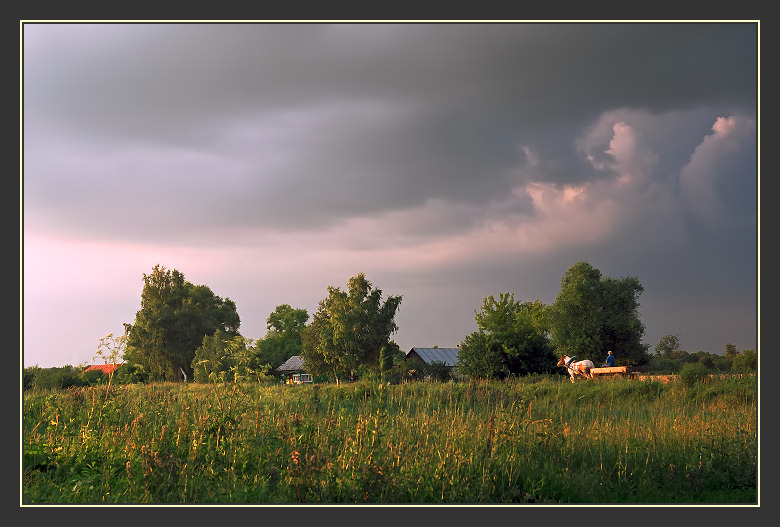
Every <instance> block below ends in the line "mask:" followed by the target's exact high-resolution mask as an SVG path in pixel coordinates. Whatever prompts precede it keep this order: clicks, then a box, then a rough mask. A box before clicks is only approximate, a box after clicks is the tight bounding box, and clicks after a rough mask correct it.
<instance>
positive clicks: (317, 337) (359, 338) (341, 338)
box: [301, 273, 401, 382]
mask: <svg viewBox="0 0 780 527" xmlns="http://www.w3.org/2000/svg"><path fill="white" fill-rule="evenodd" d="M400 305H401V296H388V298H387V299H386V300H385V301H384V302H382V290H381V289H377V288H375V287H374V286H373V285H372V284H371V282H369V281H368V279H367V278H366V276H365V274H363V273H360V274H358V275H357V276H354V277H352V278H350V279H349V282H348V290H347V291H342V290H341V289H340V288H338V287H333V286H329V287H328V296H327V297H326V298H325V299H323V300H321V301H320V303H319V306H318V309H317V312H316V313H315V314H314V316H313V317H312V322H311V324H309V325H308V326H307V327H306V328H305V329H304V330H303V332H302V334H301V337H302V353H301V354H302V356H303V359H304V361H305V366H306V370H307V371H308V372H310V373H313V374H315V375H329V376H330V375H332V376H333V377H334V378H335V380H336V382H338V381H339V379H340V378H345V377H352V376H354V375H355V374H356V372H357V371H358V370H360V369H361V368H363V367H366V368H369V369H373V370H374V371H376V372H377V373H378V372H379V371H380V370H381V367H382V364H383V363H386V361H385V360H384V359H385V357H387V356H389V355H391V354H390V353H389V350H390V349H391V348H394V349H397V345H395V343H394V342H392V341H391V340H390V336H391V335H392V334H393V333H394V332H395V331H396V330H397V329H398V327H397V326H396V323H395V315H396V312H397V311H398V308H399V307H400Z"/></svg>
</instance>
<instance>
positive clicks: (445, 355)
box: [404, 348, 460, 368]
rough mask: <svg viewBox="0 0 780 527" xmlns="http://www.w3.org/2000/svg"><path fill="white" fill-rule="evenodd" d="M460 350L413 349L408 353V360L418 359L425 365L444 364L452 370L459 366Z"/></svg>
mask: <svg viewBox="0 0 780 527" xmlns="http://www.w3.org/2000/svg"><path fill="white" fill-rule="evenodd" d="M458 351H460V348H412V349H410V350H409V351H407V352H406V359H404V360H409V359H417V360H420V361H422V362H423V363H425V364H432V363H434V362H442V363H444V365H445V366H449V367H450V368H453V367H455V366H456V365H457V364H458Z"/></svg>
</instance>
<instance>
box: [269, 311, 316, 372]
mask: <svg viewBox="0 0 780 527" xmlns="http://www.w3.org/2000/svg"><path fill="white" fill-rule="evenodd" d="M308 320H309V313H308V312H307V311H306V310H305V309H294V308H292V307H290V305H288V304H282V305H279V306H276V309H275V310H274V311H273V313H271V314H270V315H268V319H267V324H268V333H266V336H265V337H264V338H263V339H262V340H259V341H258V342H257V345H256V351H257V361H258V362H259V363H262V364H268V365H269V368H270V369H272V370H275V369H276V368H278V367H279V366H281V365H282V364H284V362H285V361H286V360H287V359H289V358H290V357H292V356H293V355H301V352H302V349H303V344H302V341H301V333H302V332H303V329H304V328H305V327H306V322H307V321H308Z"/></svg>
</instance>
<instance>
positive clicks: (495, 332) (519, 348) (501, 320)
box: [458, 293, 555, 378]
mask: <svg viewBox="0 0 780 527" xmlns="http://www.w3.org/2000/svg"><path fill="white" fill-rule="evenodd" d="M545 311H546V306H545V305H544V304H542V303H541V302H539V300H536V301H534V302H517V301H515V299H514V294H511V293H501V294H500V295H499V298H498V299H496V298H494V297H493V296H492V295H490V296H488V297H487V298H485V299H483V302H482V310H481V311H475V319H476V322H477V331H476V332H474V333H472V334H471V335H468V336H467V337H466V338H465V339H464V340H463V342H462V343H461V346H460V350H459V351H458V363H459V364H458V369H459V371H460V372H462V373H464V374H466V375H471V376H473V377H488V378H492V377H497V378H504V377H506V376H508V375H526V374H529V373H542V372H549V371H551V370H552V364H553V363H554V362H555V355H554V354H553V348H552V345H551V344H550V341H549V338H548V336H547V332H546V330H545V326H544V313H545Z"/></svg>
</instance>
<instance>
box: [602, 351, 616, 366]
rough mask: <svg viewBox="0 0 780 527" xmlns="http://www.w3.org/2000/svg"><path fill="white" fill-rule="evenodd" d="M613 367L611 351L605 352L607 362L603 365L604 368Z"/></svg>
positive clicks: (613, 361) (613, 358)
mask: <svg viewBox="0 0 780 527" xmlns="http://www.w3.org/2000/svg"><path fill="white" fill-rule="evenodd" d="M614 365H615V356H614V355H612V351H611V350H610V351H608V352H607V362H606V363H605V364H604V366H608V367H610V368H611V367H612V366H614Z"/></svg>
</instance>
